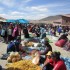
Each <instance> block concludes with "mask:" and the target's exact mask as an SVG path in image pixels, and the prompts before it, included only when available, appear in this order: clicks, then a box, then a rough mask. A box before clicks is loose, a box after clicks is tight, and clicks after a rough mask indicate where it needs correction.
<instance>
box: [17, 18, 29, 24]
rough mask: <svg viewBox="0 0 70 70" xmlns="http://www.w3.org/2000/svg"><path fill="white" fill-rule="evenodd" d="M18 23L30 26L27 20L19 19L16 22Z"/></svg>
mask: <svg viewBox="0 0 70 70" xmlns="http://www.w3.org/2000/svg"><path fill="white" fill-rule="evenodd" d="M16 22H17V23H20V24H28V23H29V21H28V20H25V19H18V20H16Z"/></svg>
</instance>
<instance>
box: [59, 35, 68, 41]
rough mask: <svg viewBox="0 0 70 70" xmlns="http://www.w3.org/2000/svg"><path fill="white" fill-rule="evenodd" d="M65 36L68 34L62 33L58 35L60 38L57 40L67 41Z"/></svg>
mask: <svg viewBox="0 0 70 70" xmlns="http://www.w3.org/2000/svg"><path fill="white" fill-rule="evenodd" d="M67 36H68V34H63V35H61V36H60V38H59V39H58V40H61V39H64V40H66V41H67V40H68V38H67Z"/></svg>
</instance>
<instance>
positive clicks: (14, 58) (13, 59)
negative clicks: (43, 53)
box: [7, 52, 21, 63]
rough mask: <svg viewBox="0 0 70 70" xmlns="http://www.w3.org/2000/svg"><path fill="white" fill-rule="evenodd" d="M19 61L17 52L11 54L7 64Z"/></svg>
mask: <svg viewBox="0 0 70 70" xmlns="http://www.w3.org/2000/svg"><path fill="white" fill-rule="evenodd" d="M20 59H21V57H20V54H19V53H18V52H11V53H10V56H9V57H8V58H7V61H8V62H12V63H13V62H17V61H19V60H20Z"/></svg>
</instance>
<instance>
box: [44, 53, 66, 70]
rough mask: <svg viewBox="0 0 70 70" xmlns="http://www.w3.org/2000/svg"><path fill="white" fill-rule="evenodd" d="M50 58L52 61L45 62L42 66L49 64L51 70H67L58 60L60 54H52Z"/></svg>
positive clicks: (61, 61)
mask: <svg viewBox="0 0 70 70" xmlns="http://www.w3.org/2000/svg"><path fill="white" fill-rule="evenodd" d="M51 58H52V59H50V60H49V62H48V61H46V62H45V64H44V66H45V65H47V64H48V63H50V64H51V66H53V69H52V70H67V69H66V65H65V63H64V61H63V60H61V59H60V52H53V53H52V55H51ZM44 66H43V68H44ZM45 70H47V69H45Z"/></svg>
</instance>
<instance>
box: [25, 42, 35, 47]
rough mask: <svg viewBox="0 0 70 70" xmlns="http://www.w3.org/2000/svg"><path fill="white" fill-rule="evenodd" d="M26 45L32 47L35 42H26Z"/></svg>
mask: <svg viewBox="0 0 70 70" xmlns="http://www.w3.org/2000/svg"><path fill="white" fill-rule="evenodd" d="M24 45H25V46H28V47H31V46H33V45H34V44H33V42H25V43H24Z"/></svg>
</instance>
